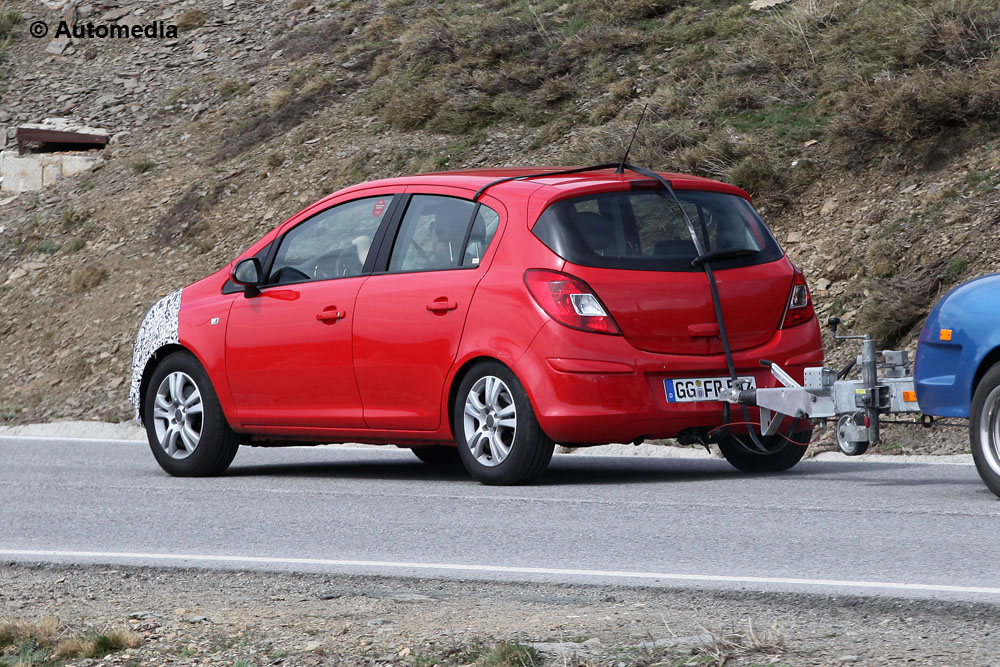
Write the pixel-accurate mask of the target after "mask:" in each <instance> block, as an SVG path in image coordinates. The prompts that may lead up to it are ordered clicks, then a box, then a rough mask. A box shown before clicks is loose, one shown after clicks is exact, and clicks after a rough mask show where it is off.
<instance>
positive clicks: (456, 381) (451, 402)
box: [445, 354, 535, 439]
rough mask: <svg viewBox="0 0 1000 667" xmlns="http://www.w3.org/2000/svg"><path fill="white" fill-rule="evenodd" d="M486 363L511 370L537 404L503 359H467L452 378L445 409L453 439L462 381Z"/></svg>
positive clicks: (486, 356) (476, 357) (532, 402)
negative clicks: (456, 408)
mask: <svg viewBox="0 0 1000 667" xmlns="http://www.w3.org/2000/svg"><path fill="white" fill-rule="evenodd" d="M484 362H493V363H497V364H500V365H501V366H503V367H504V368H506V369H507V370H509V371H510V372H511V373H513V374H514V377H516V378H517V380H518V382H520V383H521V386H522V387H524V391H525V393H526V394H527V395H528V400H529V401H530V402H531V405H532V406H534V404H535V402H534V399H532V397H531V390H530V389H529V388H528V387H527V385H525V384H524V380H522V379H521V376H520V375H518V374H517V371H515V370H514V369H513V368H512V367H511V365H510V364H508V363H506V362H504V361H503V360H502V359H498V358H496V357H491V356H488V355H485V354H481V355H478V356H475V357H471V358H469V359H466V360H465V361H464V362H462V365H461V366H459V367H458V370H457V371H455V374H454V375H453V376H452V378H451V385H450V386H449V387H448V403H447V405H446V406H445V407H446V408H447V411H448V433H450V434H451V437H452V438H453V439H454V438H455V431H454V430H453V428H452V426H453V425H454V423H455V399H456V398H457V397H458V388H459V387H460V386H461V385H462V381H463V380H465V377H466V376H467V375H468V374H469V371H470V370H472V368H473V367H474V366H476V365H477V364H481V363H484Z"/></svg>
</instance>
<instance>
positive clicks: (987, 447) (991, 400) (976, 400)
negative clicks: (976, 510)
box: [969, 364, 1000, 496]
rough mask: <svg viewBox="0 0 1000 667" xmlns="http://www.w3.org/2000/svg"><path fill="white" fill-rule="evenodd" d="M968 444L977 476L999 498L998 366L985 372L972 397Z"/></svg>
mask: <svg viewBox="0 0 1000 667" xmlns="http://www.w3.org/2000/svg"><path fill="white" fill-rule="evenodd" d="M969 441H970V444H971V446H972V460H973V461H975V462H976V470H978V471H979V476H980V477H981V478H982V480H983V483H984V484H986V486H987V488H989V490H990V491H992V492H993V493H994V494H996V495H997V496H1000V364H998V365H996V366H994V367H993V368H991V369H990V370H988V371H987V372H986V375H984V376H983V379H982V380H980V381H979V385H978V386H977V387H976V393H975V394H973V396H972V414H971V415H970V419H969Z"/></svg>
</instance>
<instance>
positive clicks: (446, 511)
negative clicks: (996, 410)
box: [0, 436, 1000, 603]
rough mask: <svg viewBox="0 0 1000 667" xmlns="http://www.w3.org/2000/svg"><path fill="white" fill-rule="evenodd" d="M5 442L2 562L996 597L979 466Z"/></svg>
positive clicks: (994, 556)
mask: <svg viewBox="0 0 1000 667" xmlns="http://www.w3.org/2000/svg"><path fill="white" fill-rule="evenodd" d="M0 461H2V464H0V561H28V562H34V561H45V562H79V563H95V562H97V563H109V564H114V563H132V564H145V565H167V566H192V567H224V568H247V569H268V570H296V571H320V572H337V573H358V574H385V575H392V576H411V575H412V576H433V577H455V578H465V579H468V578H472V579H488V580H494V579H499V580H518V581H545V582H587V583H595V584H609V585H641V586H682V587H695V588H698V587H706V588H723V589H736V590H755V591H756V590H787V591H797V592H817V593H824V594H838V595H840V594H863V595H875V596H891V597H917V598H947V599H960V600H978V601H988V602H993V603H997V602H1000V567H998V564H1000V539H998V535H997V533H998V527H1000V502H998V501H997V499H996V498H995V497H994V496H993V494H991V493H990V492H989V491H988V490H987V489H986V488H985V487H984V486H983V485H982V483H981V482H980V480H979V478H978V476H977V475H976V471H975V469H974V468H973V467H972V466H969V465H921V464H902V463H900V464H896V463H865V462H858V461H856V460H850V459H847V458H844V459H842V460H839V461H836V462H818V461H804V462H802V463H800V464H799V465H798V466H796V467H795V468H794V469H792V470H791V471H788V472H786V473H782V474H778V475H767V476H751V475H746V474H743V473H740V472H738V471H736V470H734V469H732V468H731V467H730V466H729V465H728V464H727V463H726V462H725V461H721V460H685V459H669V458H639V457H634V458H611V457H588V456H586V455H584V454H580V453H575V454H571V455H563V456H560V455H556V457H555V458H554V459H553V462H552V465H551V467H550V469H549V471H548V472H547V473H546V474H545V475H544V476H543V477H542V478H541V480H540V481H539V483H537V484H535V485H532V486H526V487H499V488H498V487H485V486H480V485H479V484H477V483H474V482H472V481H471V480H470V479H469V478H468V477H467V476H466V474H465V473H464V471H463V470H462V469H461V467H449V468H435V467H432V466H428V465H427V464H424V463H421V462H420V461H418V460H417V459H416V458H415V457H414V456H413V455H412V454H411V453H410V452H408V451H405V450H397V449H394V448H376V447H370V448H360V447H359V448H349V449H348V448H294V449H285V450H267V449H259V448H253V449H251V448H244V449H242V450H241V451H240V453H239V455H238V456H237V457H236V460H235V462H234V464H233V466H232V467H231V468H230V470H229V472H228V473H227V475H226V476H224V477H219V478H213V479H176V478H171V477H168V476H167V475H166V474H164V473H163V472H162V471H161V470H160V469H159V467H158V466H157V465H156V464H155V462H154V460H153V458H152V456H151V454H150V453H149V451H148V449H147V447H146V446H145V445H143V444H137V443H125V442H113V441H86V440H56V439H45V438H20V437H9V436H4V437H0Z"/></svg>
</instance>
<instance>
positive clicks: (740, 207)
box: [532, 190, 781, 271]
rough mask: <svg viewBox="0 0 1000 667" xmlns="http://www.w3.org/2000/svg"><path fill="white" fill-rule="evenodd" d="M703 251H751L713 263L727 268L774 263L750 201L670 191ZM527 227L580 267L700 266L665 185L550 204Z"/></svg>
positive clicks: (776, 254) (771, 243) (772, 245)
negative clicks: (693, 230)
mask: <svg viewBox="0 0 1000 667" xmlns="http://www.w3.org/2000/svg"><path fill="white" fill-rule="evenodd" d="M677 198H678V199H679V200H680V202H681V205H682V206H683V207H684V210H685V211H686V212H687V214H688V217H690V218H691V222H692V223H694V227H695V232H696V233H697V234H698V238H699V240H700V241H701V244H702V247H703V248H704V250H705V252H706V253H709V252H713V251H722V250H744V249H745V250H749V251H753V254H747V255H745V256H742V257H732V258H729V259H720V260H717V261H714V262H712V267H713V268H716V269H730V268H738V267H743V266H752V265H754V264H764V263H766V262H773V261H774V260H776V259H779V258H781V248H779V247H778V243H777V242H776V241H775V240H774V237H773V236H771V233H770V232H769V231H768V229H767V227H766V226H765V225H764V222H763V221H762V220H761V219H760V216H758V215H757V212H756V211H754V210H753V207H752V206H750V203H749V202H748V201H747V200H745V199H743V198H742V197H738V196H736V195H730V194H725V193H721V192H706V191H701V190H677ZM532 232H533V233H534V234H535V236H537V237H538V238H539V239H540V240H541V241H542V243H544V244H545V245H547V246H548V247H549V248H551V249H552V251H553V252H555V253H556V254H557V255H559V256H560V257H562V258H563V259H565V260H567V261H569V262H572V263H573V264H579V265H581V266H593V267H600V268H609V269H638V270H644V271H702V270H703V269H702V268H701V267H698V266H695V267H692V266H691V260H692V259H694V258H695V257H697V256H698V252H697V251H696V250H695V245H694V242H693V241H692V240H691V234H690V232H689V231H688V228H687V225H686V224H685V222H684V218H683V216H682V215H681V214H680V211H679V209H678V208H677V204H676V203H675V202H674V201H673V199H672V198H670V195H669V194H667V192H666V191H665V190H639V191H636V190H631V191H628V192H611V193H606V194H599V195H589V196H586V197H577V198H575V199H567V200H564V201H559V202H556V203H555V204H552V205H551V206H550V207H548V208H547V209H545V211H544V212H543V213H542V215H541V217H540V218H539V219H538V222H537V223H535V226H534V228H532Z"/></svg>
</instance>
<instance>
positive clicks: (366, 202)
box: [267, 195, 392, 284]
mask: <svg viewBox="0 0 1000 667" xmlns="http://www.w3.org/2000/svg"><path fill="white" fill-rule="evenodd" d="M391 202H392V195H382V196H378V197H366V198H364V199H356V200H354V201H350V202H346V203H344V204H338V205H337V206H334V207H332V208H328V209H326V210H325V211H321V212H319V213H317V214H316V215H314V216H313V217H311V218H309V219H308V220H306V221H304V222H302V223H301V224H299V225H296V226H295V227H294V228H293V229H291V230H290V231H288V232H287V233H286V234H285V235H284V237H283V238H282V239H281V242H280V245H279V246H278V252H277V254H276V255H275V258H274V264H273V266H272V267H271V273H270V275H269V276H268V280H267V282H268V283H270V284H279V283H289V282H303V281H307V280H327V279H329V278H344V277H349V276H357V275H360V274H361V269H362V267H363V266H364V264H365V259H367V257H368V251H369V250H370V249H371V244H372V239H373V238H374V237H375V232H376V231H377V230H378V226H379V224H380V223H381V222H382V217H383V216H384V214H385V212H386V211H387V210H388V209H389V204H390V203H391Z"/></svg>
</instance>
